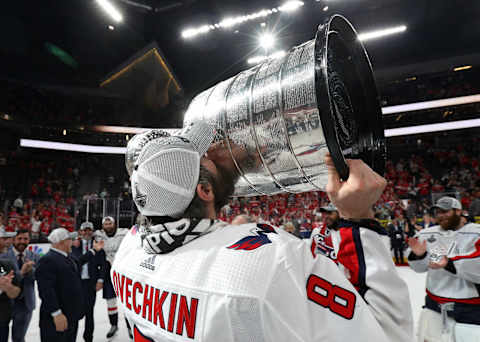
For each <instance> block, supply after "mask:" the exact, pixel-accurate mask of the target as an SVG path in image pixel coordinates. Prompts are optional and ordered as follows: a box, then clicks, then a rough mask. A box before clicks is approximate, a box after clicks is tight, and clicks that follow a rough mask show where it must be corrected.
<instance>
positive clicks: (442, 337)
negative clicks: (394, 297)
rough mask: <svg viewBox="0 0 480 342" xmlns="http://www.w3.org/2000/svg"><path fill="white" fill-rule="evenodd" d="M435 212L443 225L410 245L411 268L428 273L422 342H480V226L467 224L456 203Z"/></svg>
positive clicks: (443, 202)
mask: <svg viewBox="0 0 480 342" xmlns="http://www.w3.org/2000/svg"><path fill="white" fill-rule="evenodd" d="M434 208H435V211H436V219H437V223H438V224H439V225H437V226H433V227H430V228H427V229H423V230H421V231H420V232H419V233H418V234H417V235H416V237H415V238H414V239H409V242H408V244H409V246H410V249H409V251H408V252H407V255H408V263H409V264H410V267H411V268H412V269H413V270H415V271H416V272H428V273H427V286H426V292H427V295H426V297H425V307H424V309H423V311H422V313H421V315H420V321H419V324H418V325H419V333H418V341H419V342H424V341H439V342H453V341H455V342H480V225H478V224H475V223H467V224H465V225H464V224H463V223H462V222H461V213H462V205H461V203H460V202H459V201H458V200H457V199H455V198H453V197H442V198H440V199H439V200H438V201H437V203H436V204H435V206H434Z"/></svg>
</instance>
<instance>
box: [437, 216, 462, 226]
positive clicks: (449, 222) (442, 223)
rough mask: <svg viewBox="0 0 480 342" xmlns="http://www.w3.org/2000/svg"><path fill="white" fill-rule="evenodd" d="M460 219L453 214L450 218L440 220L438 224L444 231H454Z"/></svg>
mask: <svg viewBox="0 0 480 342" xmlns="http://www.w3.org/2000/svg"><path fill="white" fill-rule="evenodd" d="M460 219H461V217H460V215H457V214H455V213H453V214H452V216H450V217H448V218H444V219H443V220H441V221H440V222H439V224H440V227H442V229H444V230H456V229H457V227H458V226H459V224H460Z"/></svg>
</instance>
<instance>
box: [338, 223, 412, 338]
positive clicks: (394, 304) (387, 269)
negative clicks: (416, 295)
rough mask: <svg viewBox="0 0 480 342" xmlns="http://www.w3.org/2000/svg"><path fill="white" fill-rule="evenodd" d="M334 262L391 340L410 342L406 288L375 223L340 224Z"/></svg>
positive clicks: (384, 234) (409, 310) (408, 305)
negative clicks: (341, 269)
mask: <svg viewBox="0 0 480 342" xmlns="http://www.w3.org/2000/svg"><path fill="white" fill-rule="evenodd" d="M339 227H340V228H339V229H338V231H336V232H335V234H337V236H338V237H339V245H338V251H337V253H336V254H337V255H336V256H337V263H338V264H339V267H340V268H343V269H344V272H345V274H346V276H347V278H348V279H349V280H350V282H351V283H352V285H353V286H354V287H355V288H356V289H357V291H358V292H359V293H360V295H361V296H362V297H363V299H364V300H365V301H366V302H367V303H368V305H369V308H370V310H371V311H372V313H373V315H374V317H375V318H376V319H377V321H378V323H379V324H380V326H381V327H382V328H383V330H384V331H385V332H386V334H387V336H389V338H390V339H389V340H390V341H413V318H412V310H411V307H410V302H409V301H408V300H407V301H406V300H405V298H409V293H408V287H407V285H406V283H405V282H404V281H403V280H402V279H401V278H400V277H399V275H398V273H397V271H396V269H395V265H394V264H393V261H392V258H391V254H390V251H389V247H388V246H389V238H388V235H387V233H386V231H385V229H384V228H383V227H381V226H380V224H379V223H378V222H377V221H375V220H363V221H361V222H350V221H341V222H340V225H339Z"/></svg>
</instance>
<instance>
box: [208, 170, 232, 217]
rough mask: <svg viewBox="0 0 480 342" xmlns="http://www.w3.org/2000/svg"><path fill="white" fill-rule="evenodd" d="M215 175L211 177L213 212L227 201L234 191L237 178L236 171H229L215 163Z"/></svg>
mask: <svg viewBox="0 0 480 342" xmlns="http://www.w3.org/2000/svg"><path fill="white" fill-rule="evenodd" d="M216 167H217V177H212V178H213V184H212V187H213V193H214V194H215V212H217V213H218V212H219V211H220V209H222V207H223V206H225V205H226V204H227V203H228V200H229V198H230V196H232V195H233V192H234V191H235V183H236V181H237V179H238V175H237V173H236V172H231V171H229V170H227V169H226V168H224V167H223V166H221V165H216Z"/></svg>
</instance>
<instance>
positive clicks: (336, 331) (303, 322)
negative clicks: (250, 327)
mask: <svg viewBox="0 0 480 342" xmlns="http://www.w3.org/2000/svg"><path fill="white" fill-rule="evenodd" d="M278 233H279V235H285V234H288V233H286V232H283V231H278ZM288 238H289V239H291V238H290V237H288ZM275 263H276V266H275V268H274V269H273V272H272V277H271V281H270V282H269V285H268V286H267V287H266V291H265V297H264V300H263V303H262V305H263V307H262V309H261V310H260V311H261V313H262V324H263V327H264V329H263V331H264V335H265V337H264V338H263V340H266V341H312V342H313V341H317V342H321V341H330V342H334V341H338V342H343V341H348V340H349V339H351V337H352V332H353V333H354V334H355V341H356V342H360V341H362V342H368V341H397V340H391V339H390V336H389V335H388V332H387V331H385V330H384V329H383V327H382V326H381V325H380V324H379V322H378V320H377V319H376V318H375V315H374V314H373V312H372V310H371V308H370V307H369V306H368V305H367V304H366V303H365V301H363V300H362V297H361V296H360V295H359V294H358V292H357V291H356V290H355V289H354V287H353V286H352V284H351V283H350V282H349V281H348V280H347V279H346V278H345V276H344V275H343V274H342V272H341V271H340V270H339V268H338V267H337V265H336V264H335V263H333V262H332V261H331V259H329V258H326V257H325V256H323V255H318V256H312V251H311V249H310V246H308V245H307V244H305V243H303V242H302V243H301V244H299V243H298V240H297V239H291V240H290V241H289V243H288V244H285V246H284V247H283V248H282V249H281V250H279V253H278V255H277V256H276V258H275ZM286 294H288V295H286ZM243 310H245V309H243ZM397 329H402V327H398V328H397ZM401 341H402V342H407V341H408V342H411V341H412V339H404V340H401Z"/></svg>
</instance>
